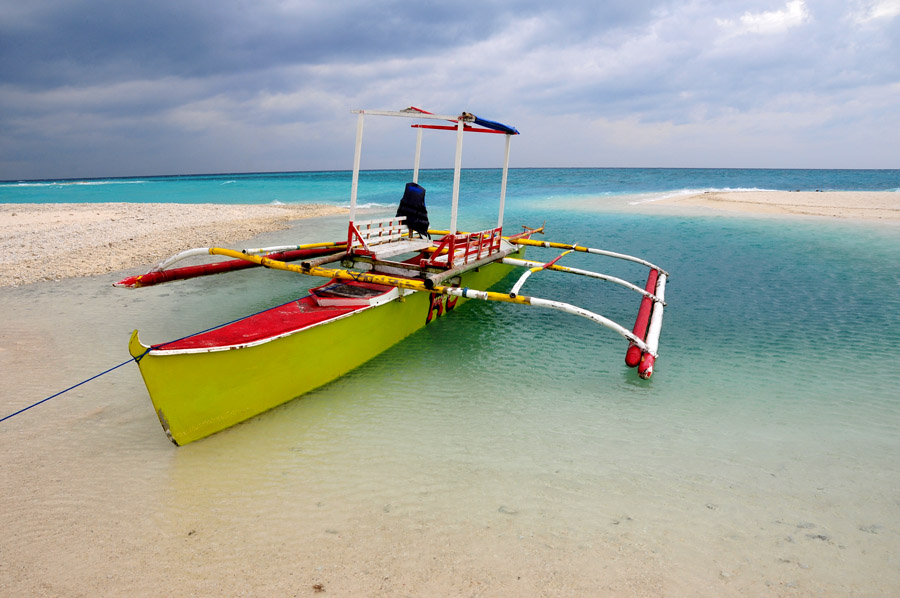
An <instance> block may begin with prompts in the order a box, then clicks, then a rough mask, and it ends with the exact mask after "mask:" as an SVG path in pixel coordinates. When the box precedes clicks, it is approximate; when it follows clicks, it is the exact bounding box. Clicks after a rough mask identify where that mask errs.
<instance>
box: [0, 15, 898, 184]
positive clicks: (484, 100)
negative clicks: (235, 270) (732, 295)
mask: <svg viewBox="0 0 900 598" xmlns="http://www.w3.org/2000/svg"><path fill="white" fill-rule="evenodd" d="M409 105H415V106H420V107H422V108H425V109H428V110H431V111H435V112H439V113H445V114H456V113H459V112H461V111H463V110H465V111H469V112H473V113H475V114H477V115H479V116H483V117H485V118H491V119H494V120H500V121H503V122H507V123H509V124H512V125H514V126H516V127H518V128H519V130H520V131H521V132H522V133H523V134H522V136H521V137H520V138H518V139H516V140H515V143H514V145H513V153H512V164H513V166H673V167H695V166H696V167H705V166H706V167H798V168H898V167H900V0H679V1H674V2H670V1H666V0H627V1H625V0H602V1H601V0H571V1H570V0H561V1H558V2H552V1H548V0H521V1H517V0H475V1H471V0H457V1H455V2H447V1H445V0H440V1H432V0H417V1H413V2H396V1H392V0H359V1H357V0H330V1H327V2H326V1H319V0H238V1H235V0H136V1H133V0H27V1H23V0H0V179H33V178H57V177H102V176H128V175H137V176H140V175H153V174H175V173H205V172H248V171H282V170H321V169H345V168H349V167H350V166H351V159H352V147H353V134H354V130H355V117H354V116H353V115H352V114H350V110H351V109H354V108H370V109H399V108H403V107H406V106H409ZM380 126H381V125H375V126H374V127H373V128H371V129H370V128H369V124H368V121H367V129H366V134H367V141H368V140H369V138H370V136H371V135H374V134H378V133H380V132H381V131H380V129H379V127H380ZM394 133H395V134H394V135H390V134H389V132H388V134H387V136H386V137H385V138H386V139H391V140H395V139H397V129H396V128H395V129H394ZM408 134H409V133H408V132H407V131H406V129H405V128H404V129H403V132H402V134H400V135H399V137H400V139H397V141H398V142H400V143H401V145H400V146H395V145H394V144H393V141H387V142H384V143H382V144H380V145H376V146H375V148H376V149H377V151H376V152H375V153H374V154H373V155H371V156H369V155H367V157H366V162H364V167H370V168H376V167H407V166H409V162H410V161H411V152H412V145H411V144H410V142H409V138H408V137H407V135H408ZM467 149H468V146H467ZM479 151H480V150H478V149H477V148H476V150H475V152H474V154H468V153H467V164H468V165H471V166H477V165H484V166H491V165H495V163H496V159H493V162H492V160H489V159H488V158H486V157H484V158H483V157H482V156H481V154H480V153H479ZM492 153H494V154H495V153H496V152H492ZM492 157H493V156H492ZM482 161H483V163H482ZM434 165H437V166H444V165H448V164H434Z"/></svg>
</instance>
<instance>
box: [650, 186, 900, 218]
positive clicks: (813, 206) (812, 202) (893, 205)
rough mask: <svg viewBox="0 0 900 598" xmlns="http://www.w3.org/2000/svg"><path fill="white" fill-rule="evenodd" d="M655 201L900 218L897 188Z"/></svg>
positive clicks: (729, 194) (722, 194) (770, 211)
mask: <svg viewBox="0 0 900 598" xmlns="http://www.w3.org/2000/svg"><path fill="white" fill-rule="evenodd" d="M652 204H653V205H673V206H682V207H685V206H690V207H698V208H708V209H713V210H721V211H728V212H740V213H743V214H759V215H791V216H824V217H830V218H844V219H853V220H876V221H882V222H900V193H898V192H895V191H727V192H726V191H709V192H706V193H700V194H697V195H684V196H678V197H668V198H665V199H660V200H657V201H653V202H652Z"/></svg>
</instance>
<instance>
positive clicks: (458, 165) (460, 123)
mask: <svg viewBox="0 0 900 598" xmlns="http://www.w3.org/2000/svg"><path fill="white" fill-rule="evenodd" d="M465 125H466V123H465V121H464V120H463V118H462V117H461V116H460V117H459V120H457V125H456V162H455V163H454V166H453V203H452V206H451V208H450V234H453V235H455V234H456V232H457V231H456V213H457V211H458V208H459V173H460V171H461V170H462V142H463V128H464V127H465Z"/></svg>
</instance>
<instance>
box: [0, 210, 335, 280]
mask: <svg viewBox="0 0 900 598" xmlns="http://www.w3.org/2000/svg"><path fill="white" fill-rule="evenodd" d="M346 211H347V210H346V209H344V208H338V207H335V206H328V205H321V204H291V205H246V204H244V205H234V204H230V205H220V204H171V203H153V204H143V203H56V204H47V203H44V204H18V203H16V204H0V287H6V286H20V285H23V284H29V283H33V282H38V281H42V280H59V279H63V278H73V277H78V276H93V275H97V274H105V273H107V272H114V271H117V270H125V269H127V268H132V267H135V266H140V265H148V266H149V265H152V264H155V263H158V262H159V261H160V260H162V259H164V258H166V257H168V256H170V255H172V254H174V253H177V252H179V251H182V250H184V249H190V248H192V247H208V246H214V245H224V244H227V243H235V242H237V241H243V240H246V239H250V238H252V237H254V236H256V235H258V234H261V233H265V232H272V231H277V230H283V229H286V228H288V227H289V226H290V223H291V222H292V221H295V220H300V219H302V218H313V217H317V216H326V215H329V214H340V213H344V212H346Z"/></svg>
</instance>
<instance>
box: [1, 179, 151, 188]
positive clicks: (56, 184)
mask: <svg viewBox="0 0 900 598" xmlns="http://www.w3.org/2000/svg"><path fill="white" fill-rule="evenodd" d="M146 182H147V181H139V180H134V181H48V182H25V181H19V182H16V183H2V184H0V187H78V186H83V187H91V186H97V185H140V184H144V183H146Z"/></svg>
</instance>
